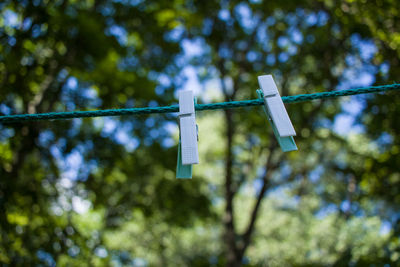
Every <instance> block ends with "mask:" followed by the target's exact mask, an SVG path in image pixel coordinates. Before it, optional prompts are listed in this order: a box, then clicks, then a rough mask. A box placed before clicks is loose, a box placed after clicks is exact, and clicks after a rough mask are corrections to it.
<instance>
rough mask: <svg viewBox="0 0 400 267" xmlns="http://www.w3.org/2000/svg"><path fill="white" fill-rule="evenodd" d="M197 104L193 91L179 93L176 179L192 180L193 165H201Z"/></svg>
mask: <svg viewBox="0 0 400 267" xmlns="http://www.w3.org/2000/svg"><path fill="white" fill-rule="evenodd" d="M195 103H197V101H196V98H194V97H193V92H192V91H189V90H187V91H180V92H179V132H180V134H179V145H178V160H177V165H176V178H179V179H191V178H192V164H198V163H199V155H198V144H197V142H198V127H197V125H196V120H195V108H194V105H195Z"/></svg>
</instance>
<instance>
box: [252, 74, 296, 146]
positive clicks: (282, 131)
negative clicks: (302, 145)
mask: <svg viewBox="0 0 400 267" xmlns="http://www.w3.org/2000/svg"><path fill="white" fill-rule="evenodd" d="M258 83H259V85H260V87H261V92H258V93H259V97H262V98H263V99H264V104H265V107H264V109H265V111H266V113H267V116H268V117H269V119H270V122H271V124H272V128H273V130H274V134H275V136H276V138H277V139H278V142H279V145H280V146H281V148H282V150H283V151H285V152H286V151H292V150H297V146H296V143H295V142H294V139H293V136H295V135H296V131H295V130H294V128H293V125H292V122H291V121H290V118H289V115H288V113H287V111H286V108H285V106H284V104H283V101H282V98H281V96H280V94H279V91H278V88H277V87H276V84H275V82H274V79H273V78H272V75H263V76H258Z"/></svg>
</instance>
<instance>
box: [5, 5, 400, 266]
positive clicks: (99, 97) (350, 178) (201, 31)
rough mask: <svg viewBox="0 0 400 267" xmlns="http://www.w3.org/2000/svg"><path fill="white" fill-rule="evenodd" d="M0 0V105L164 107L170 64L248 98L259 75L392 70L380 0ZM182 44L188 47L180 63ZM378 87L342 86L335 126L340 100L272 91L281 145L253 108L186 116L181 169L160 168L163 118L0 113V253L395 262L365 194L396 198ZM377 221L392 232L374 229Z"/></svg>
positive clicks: (311, 83) (63, 259)
mask: <svg viewBox="0 0 400 267" xmlns="http://www.w3.org/2000/svg"><path fill="white" fill-rule="evenodd" d="M0 7H1V8H0V9H1V12H2V15H3V16H2V17H3V18H4V19H3V20H2V21H0V23H1V26H0V43H1V46H0V72H1V75H0V77H1V78H0V87H1V88H2V90H0V103H1V104H0V112H1V113H3V114H15V113H27V112H29V113H37V112H48V111H67V110H85V109H103V108H113V107H132V106H141V107H142V106H149V105H150V106H151V105H169V104H171V103H173V102H176V100H175V98H174V91H175V89H177V88H181V87H182V86H183V85H184V80H183V79H182V78H183V77H184V72H185V70H187V68H188V67H191V68H195V71H196V73H197V75H198V78H199V81H200V82H201V83H202V84H203V85H204V84H207V83H209V82H215V81H217V82H218V85H219V88H220V90H218V91H217V92H212V93H213V94H214V95H217V97H215V99H214V100H215V101H220V100H223V101H231V100H239V99H251V98H254V97H255V96H256V94H255V89H256V88H257V86H258V85H257V79H256V77H257V76H258V75H262V74H266V73H271V74H273V75H274V77H275V79H276V80H277V82H278V85H279V88H280V90H281V94H282V95H294V94H299V93H311V92H318V91H329V90H335V89H336V88H343V87H349V86H355V85H357V79H355V80H356V81H353V79H354V74H355V75H361V74H363V73H365V72H367V71H368V73H372V75H371V77H375V78H376V81H377V83H387V82H391V81H392V80H393V79H394V77H397V76H396V75H397V72H398V46H397V44H398V40H397V35H398V31H397V30H396V29H397V28H398V27H397V28H396V25H397V17H398V14H397V11H396V10H398V4H397V2H396V1H389V0H387V1H384V2H376V3H375V2H368V4H366V3H364V2H363V1H328V0H326V1H306V0H304V1H303V0H302V1H286V2H276V3H269V2H265V3H264V2H261V1H250V2H249V3H245V2H241V1H222V2H214V1H188V2H185V3H182V2H181V1H168V2H166V1H150V2H148V1H147V2H140V1H61V0H60V1H52V2H48V3H47V2H46V1H22V2H21V3H15V2H13V1H5V2H3V3H1V4H0ZM360 14H362V16H361V15H360ZM185 43H186V44H190V45H191V46H194V47H195V48H196V49H197V50H198V52H197V53H195V54H194V55H193V56H192V57H191V58H190V61H188V59H187V58H188V55H187V54H188V51H186V52H185V51H182V46H183V47H184V44H185ZM368 45H369V47H370V50H371V51H373V52H371V53H366V52H365V51H368V49H366V46H368ZM370 54H372V56H371V55H370ZM359 66H361V67H359ZM351 75H353V76H351ZM356 77H357V76H356ZM207 92H210V90H207V91H206V90H205V91H204V95H206V94H207ZM219 92H220V94H219ZM218 95H219V96H218ZM392 97H394V94H393V95H390V96H389V97H385V96H379V97H376V96H370V97H366V98H365V97H362V98H357V99H359V101H356V102H357V103H361V101H360V99H361V100H362V99H366V101H365V105H363V112H362V113H359V123H361V124H362V125H364V129H365V130H364V132H361V133H358V134H352V135H347V136H346V135H345V136H343V135H340V134H337V133H335V132H334V131H333V130H332V128H333V126H334V125H335V124H334V122H335V119H336V118H337V117H336V116H337V114H339V112H340V110H341V107H342V103H344V101H345V100H343V99H340V100H339V99H335V100H326V101H314V102H306V103H302V104H296V105H288V106H287V109H288V112H289V114H290V117H291V119H292V121H293V123H294V125H295V128H296V131H297V132H298V137H297V138H296V142H297V144H298V146H299V151H297V152H292V153H288V154H284V153H282V152H281V150H280V148H279V146H278V145H277V143H276V141H275V139H274V137H273V135H272V132H271V130H270V127H269V126H265V125H266V124H267V122H266V118H265V116H264V114H263V113H262V110H261V109H254V108H248V109H241V110H225V111H223V112H216V111H212V112H213V113H212V115H211V113H208V112H204V113H201V114H198V122H199V124H200V149H201V153H200V154H201V157H202V159H201V165H200V166H199V167H196V168H195V177H194V179H192V180H191V181H177V180H175V177H174V172H175V164H176V162H175V157H176V153H177V151H176V146H172V145H171V144H174V141H176V138H175V140H173V139H171V138H170V135H171V131H170V130H168V129H169V126H170V125H171V124H170V123H171V122H174V120H175V118H174V117H173V116H170V115H162V116H161V115H160V116H151V117H131V116H130V117H121V118H104V119H98V118H97V119H82V120H66V121H50V122H34V123H20V124H4V125H1V126H0V127H1V128H0V136H1V139H0V148H1V149H0V177H1V181H0V201H1V208H2V211H1V215H0V224H1V242H0V261H1V262H3V263H5V264H9V265H26V264H40V263H41V264H47V265H54V264H55V262H57V263H58V264H59V265H77V266H78V265H79V266H81V265H109V264H112V263H118V264H126V265H129V264H132V265H140V264H142V263H148V264H149V265H162V266H164V265H168V264H170V265H190V266H193V265H194V266H196V265H198V266H203V265H226V266H239V265H249V266H251V265H263V264H264V265H274V266H275V265H289V264H290V265H297V266H309V265H324V266H325V265H327V264H328V265H337V266H341V265H349V264H353V265H360V266H365V265H368V264H377V265H383V264H385V263H391V262H395V261H396V255H397V254H396V251H397V250H398V245H397V243H396V242H397V241H396V240H397V236H398V232H397V230H396V229H397V228H396V227H395V226H397V227H398V220H397V221H396V219H394V218H395V216H394V213H393V212H390V210H388V209H384V208H380V207H381V206H380V203H386V204H387V205H389V204H390V205H391V206H392V207H393V209H396V208H397V207H398V201H397V199H396V196H397V191H396V189H395V188H396V187H395V186H396V185H397V182H398V181H397V180H398V179H397V178H396V177H397V176H398V170H397V169H396V166H397V165H398V162H397V161H398V160H397V157H395V156H396V155H397V154H398V149H397V147H398V140H397V133H398V132H399V129H398V126H397V124H396V122H397V121H398V119H397V117H398V116H396V114H397V110H396V103H395V102H394V101H391V98H392ZM200 98H201V97H200ZM201 100H203V101H205V100H206V99H200V101H201ZM221 121H223V123H221ZM382 131H385V132H386V134H383V135H382ZM211 133H212V134H211ZM203 140H205V141H203ZM374 142H378V144H380V145H381V150H379V151H377V150H376V149H375V147H374V146H373V144H374ZM396 149H397V150H396ZM386 177H388V179H385V178H386ZM389 185H390V186H391V187H390V188H391V191H390V194H389V195H388V194H387V187H388V186H389ZM377 200H379V201H382V202H377ZM385 220H393V226H394V228H393V229H394V230H395V231H393V232H389V234H382V233H381V227H382V223H383V222H385ZM33 237H34V238H33Z"/></svg>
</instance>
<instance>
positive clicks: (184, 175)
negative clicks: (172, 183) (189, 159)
mask: <svg viewBox="0 0 400 267" xmlns="http://www.w3.org/2000/svg"><path fill="white" fill-rule="evenodd" d="M176 178H178V179H192V165H183V164H182V158H181V137H179V144H178V163H177V165H176Z"/></svg>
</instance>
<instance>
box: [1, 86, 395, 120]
mask: <svg viewBox="0 0 400 267" xmlns="http://www.w3.org/2000/svg"><path fill="white" fill-rule="evenodd" d="M395 90H396V91H397V90H400V84H391V85H381V86H370V87H365V88H356V89H349V90H341V91H332V92H322V93H314V94H302V95H295V96H284V97H282V100H283V102H284V103H298V102H304V101H312V100H316V99H328V98H334V97H340V96H349V95H359V94H368V93H379V92H386V91H395ZM262 105H264V101H263V100H262V99H253V100H242V101H232V102H222V103H213V104H196V105H195V109H196V110H213V109H231V108H240V107H250V106H262ZM178 111H179V106H178V105H172V106H166V107H146V108H123V109H105V110H93V111H71V112H50V113H38V114H19V115H6V116H0V122H2V123H10V122H22V121H38V120H61V119H72V118H85V117H104V116H121V115H141V114H152V113H171V112H178Z"/></svg>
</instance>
